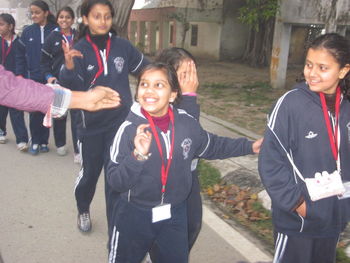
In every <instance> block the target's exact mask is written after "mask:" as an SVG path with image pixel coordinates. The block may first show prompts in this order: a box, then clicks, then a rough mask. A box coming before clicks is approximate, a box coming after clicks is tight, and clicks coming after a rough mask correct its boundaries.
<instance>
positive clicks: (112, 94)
mask: <svg viewBox="0 0 350 263" xmlns="http://www.w3.org/2000/svg"><path fill="white" fill-rule="evenodd" d="M118 106H120V97H119V93H118V92H116V91H115V90H112V89H111V88H108V87H104V86H96V87H95V88H93V89H91V90H89V91H85V92H84V91H73V92H72V98H71V103H70V106H69V108H72V109H83V110H87V111H98V110H103V109H110V108H116V107H118Z"/></svg>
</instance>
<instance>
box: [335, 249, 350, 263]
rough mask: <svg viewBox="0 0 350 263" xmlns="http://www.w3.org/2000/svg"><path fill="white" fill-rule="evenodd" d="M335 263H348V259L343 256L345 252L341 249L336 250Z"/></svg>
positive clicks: (349, 260)
mask: <svg viewBox="0 0 350 263" xmlns="http://www.w3.org/2000/svg"><path fill="white" fill-rule="evenodd" d="M336 262H337V263H350V258H348V257H347V256H346V254H345V251H344V249H343V248H340V247H338V248H337V260H336Z"/></svg>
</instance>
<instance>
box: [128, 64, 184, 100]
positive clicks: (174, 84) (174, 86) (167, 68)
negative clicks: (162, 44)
mask: <svg viewBox="0 0 350 263" xmlns="http://www.w3.org/2000/svg"><path fill="white" fill-rule="evenodd" d="M150 70H160V71H163V72H164V73H165V75H166V78H167V81H168V82H169V85H170V87H171V91H172V92H177V96H176V99H175V101H174V103H178V101H179V100H180V99H181V89H180V84H179V81H178V79H177V74H176V70H175V69H174V67H173V66H171V65H169V64H166V63H163V62H153V63H150V64H148V65H147V66H145V67H144V68H143V69H142V71H141V72H140V74H139V76H138V79H137V86H136V92H135V101H137V93H138V90H139V85H140V81H141V79H142V76H143V75H144V74H145V73H146V72H147V71H150Z"/></svg>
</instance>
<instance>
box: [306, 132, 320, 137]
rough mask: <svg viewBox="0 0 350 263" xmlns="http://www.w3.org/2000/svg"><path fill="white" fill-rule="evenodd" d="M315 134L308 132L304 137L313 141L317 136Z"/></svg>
mask: <svg viewBox="0 0 350 263" xmlns="http://www.w3.org/2000/svg"><path fill="white" fill-rule="evenodd" d="M317 135H318V134H317V133H314V132H313V131H309V133H308V135H306V136H305V138H306V139H313V138H315V137H316V136H317Z"/></svg>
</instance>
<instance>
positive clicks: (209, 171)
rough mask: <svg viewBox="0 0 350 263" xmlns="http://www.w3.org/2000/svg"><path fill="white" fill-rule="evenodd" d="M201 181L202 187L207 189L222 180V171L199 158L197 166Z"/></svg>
mask: <svg viewBox="0 0 350 263" xmlns="http://www.w3.org/2000/svg"><path fill="white" fill-rule="evenodd" d="M197 170H198V174H199V182H200V185H201V188H202V189H207V188H208V187H211V186H213V185H215V184H218V183H219V182H220V180H221V176H220V172H219V170H217V169H216V168H214V167H213V166H211V165H210V164H209V163H207V162H205V161H204V160H199V164H198V167H197Z"/></svg>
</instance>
